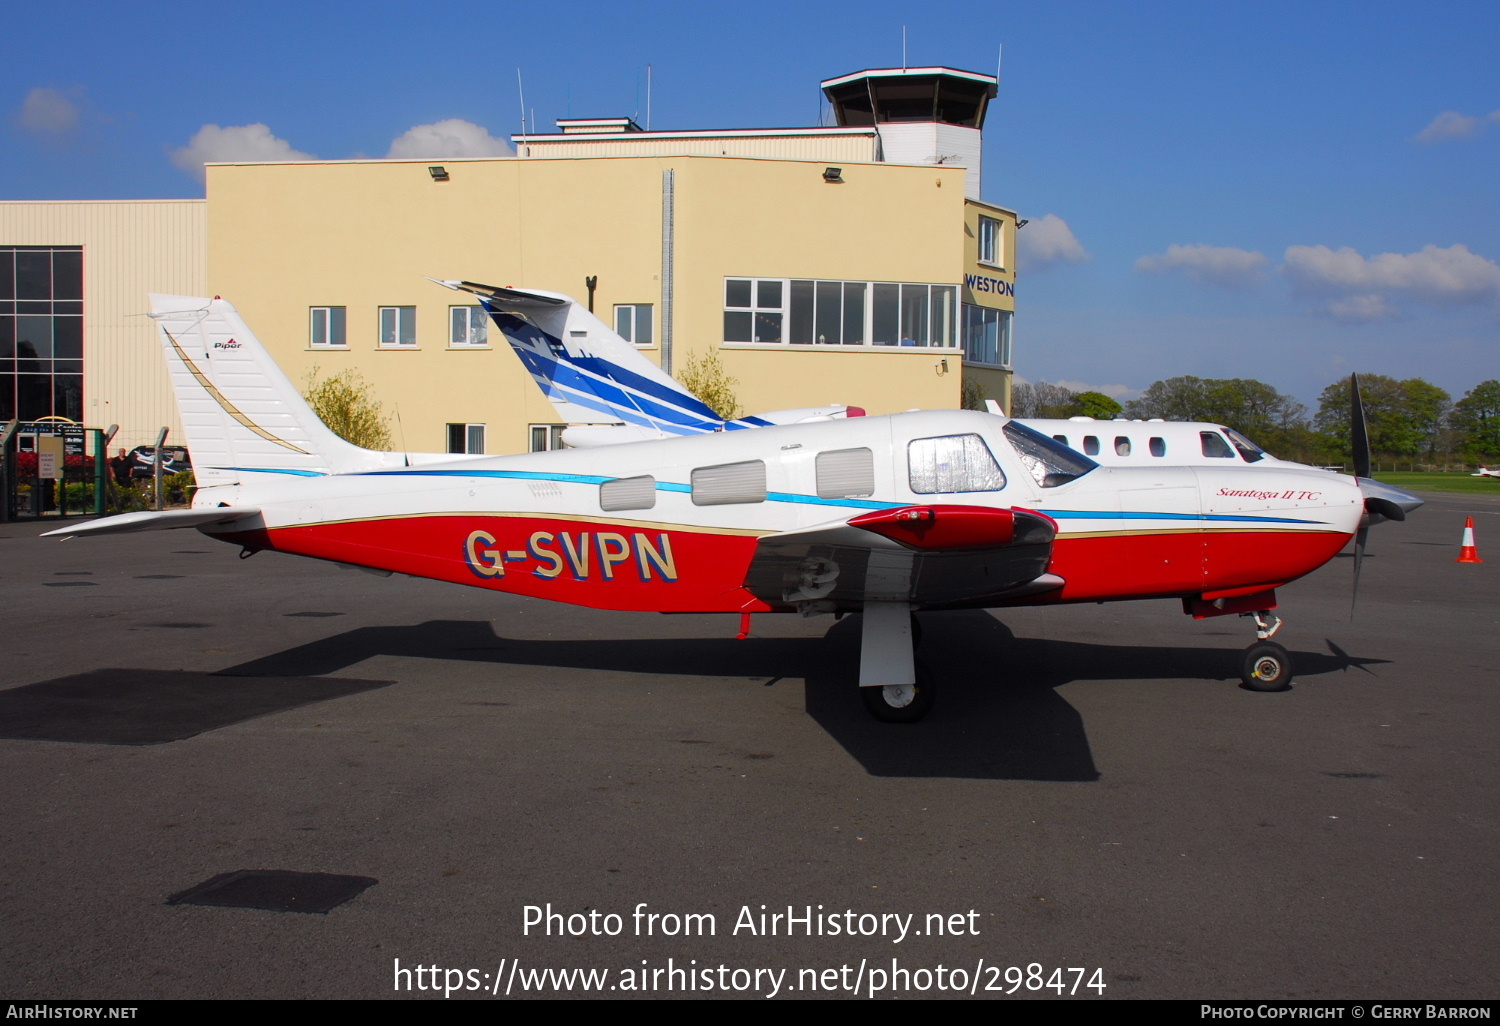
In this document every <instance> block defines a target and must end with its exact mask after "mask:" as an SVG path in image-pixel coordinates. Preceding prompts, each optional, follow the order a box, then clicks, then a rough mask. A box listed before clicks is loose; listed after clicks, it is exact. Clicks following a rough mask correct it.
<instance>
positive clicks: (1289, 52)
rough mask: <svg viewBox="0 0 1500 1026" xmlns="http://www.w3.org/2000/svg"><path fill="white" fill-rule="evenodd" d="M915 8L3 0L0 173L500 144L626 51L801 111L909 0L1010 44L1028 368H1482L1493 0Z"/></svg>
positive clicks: (623, 83)
mask: <svg viewBox="0 0 1500 1026" xmlns="http://www.w3.org/2000/svg"><path fill="white" fill-rule="evenodd" d="M936 10H937V8H936V7H933V6H923V7H921V8H918V7H917V6H916V5H911V4H900V3H890V2H884V0H873V2H865V3H861V4H858V5H833V4H816V5H809V4H795V3H780V2H763V3H756V2H749V3H745V2H741V3H716V2H702V3H672V2H657V3H651V4H635V3H573V2H568V0H557V2H553V3H550V4H534V3H528V4H511V3H502V2H494V3H462V2H450V3H446V4H440V5H438V4H417V3H365V4H359V5H355V4H331V3H318V2H314V0H308V2H302V3H296V4H274V3H256V4H236V3H218V4H213V5H204V4H198V3H194V4H187V3H181V4H178V3H141V4H130V5H124V4H118V3H67V4H63V3H47V2H40V3H33V4H28V5H14V6H11V7H9V8H8V9H7V12H6V16H5V33H4V36H5V39H4V42H3V43H0V58H3V59H0V118H3V125H0V154H3V158H4V159H3V160H0V198H4V199H83V198H148V197H176V196H199V195H202V185H201V183H200V181H199V179H198V178H197V177H195V175H194V174H193V173H192V157H193V155H194V154H197V155H198V156H199V157H200V158H201V156H203V155H204V153H209V154H212V153H215V152H220V151H216V150H215V149H214V147H215V146H220V147H222V146H224V145H238V146H251V147H252V151H251V152H267V153H268V155H269V153H270V152H271V151H268V150H266V149H265V148H266V147H270V148H271V150H272V151H275V152H300V153H305V154H310V155H315V156H317V157H322V158H340V157H353V156H375V157H379V156H386V155H387V154H388V153H391V152H398V153H399V152H401V151H400V149H399V145H400V144H399V143H398V142H397V140H399V139H401V138H402V137H403V136H407V137H408V141H411V140H412V138H413V136H408V133H410V132H411V130H413V129H414V128H418V127H419V126H429V127H427V128H425V129H420V130H419V131H418V132H417V133H415V136H414V137H415V138H416V139H418V140H420V142H419V143H418V145H432V144H433V142H432V140H433V138H434V135H433V133H434V132H437V134H438V135H439V136H441V137H442V140H441V141H442V142H443V143H444V144H446V145H462V146H468V147H471V148H472V147H480V148H483V147H492V148H498V147H502V146H503V145H504V140H506V139H508V137H509V136H510V135H511V134H512V133H514V132H517V131H518V130H519V129H520V105H519V102H518V100H517V90H516V69H517V68H518V67H519V68H520V69H521V70H522V72H523V75H524V81H525V89H526V102H527V105H528V107H530V108H531V109H532V110H534V111H535V117H536V121H537V123H538V125H539V126H541V127H542V128H543V129H546V128H547V127H549V126H550V125H551V123H552V121H553V120H554V119H556V118H559V117H567V116H570V115H571V116H573V117H599V116H619V115H625V114H635V115H637V117H638V118H640V119H642V120H644V118H645V116H646V110H645V105H646V98H645V68H646V65H647V64H650V65H652V66H653V69H654V73H653V82H654V87H653V90H652V105H651V107H652V109H651V118H652V127H654V128H658V129H669V128H724V127H747V128H748V127H764V126H783V125H808V124H813V123H816V119H817V118H818V116H819V111H820V98H821V94H820V93H819V91H818V88H817V84H818V82H819V80H821V79H823V78H828V77H832V76H835V75H839V74H843V73H846V72H849V71H855V70H858V69H861V68H866V67H885V66H899V64H900V63H901V58H902V52H901V51H902V27H903V25H904V26H906V37H907V60H908V63H909V64H912V65H923V64H946V65H949V66H952V67H958V68H965V69H969V70H974V71H984V72H992V71H993V70H994V67H995V61H996V52H997V49H998V48H999V47H1000V46H1001V45H1002V44H1003V46H1004V54H1005V58H1004V68H1003V77H1002V83H1001V92H1000V97H999V99H998V101H997V103H996V104H995V105H994V106H992V108H991V113H990V117H989V121H988V124H987V125H986V132H985V137H986V138H985V166H984V198H985V199H987V200H990V201H991V202H995V203H999V204H1001V205H1004V206H1007V207H1011V208H1014V209H1016V210H1018V211H1019V212H1020V214H1021V216H1023V217H1026V218H1029V219H1030V220H1031V224H1030V225H1028V227H1027V228H1026V229H1025V230H1024V231H1023V232H1022V244H1023V248H1022V261H1023V262H1022V264H1021V271H1020V278H1019V281H1018V284H1017V318H1016V331H1015V342H1016V350H1015V354H1016V369H1017V372H1018V373H1019V374H1021V375H1022V376H1024V377H1026V378H1028V379H1031V380H1040V379H1045V380H1049V381H1059V380H1061V381H1064V382H1067V383H1070V384H1073V385H1074V386H1075V387H1079V386H1094V387H1103V388H1105V389H1106V390H1108V391H1111V392H1113V393H1116V394H1121V395H1127V396H1128V395H1130V394H1132V392H1133V391H1134V390H1139V389H1141V388H1144V387H1145V386H1146V385H1148V384H1150V383H1151V382H1152V381H1154V380H1156V379H1158V378H1162V377H1170V376H1174V375H1178V374H1195V375H1198V376H1200V377H1257V378H1260V379H1262V380H1264V381H1268V382H1270V383H1271V384H1273V385H1275V386H1276V387H1278V388H1280V389H1281V390H1282V391H1286V392H1290V393H1292V394H1294V395H1296V396H1297V397H1298V398H1300V399H1302V400H1303V401H1304V402H1306V403H1308V404H1309V405H1314V404H1315V401H1316V397H1317V394H1318V392H1319V391H1320V390H1321V389H1322V387H1323V386H1324V385H1326V384H1328V383H1329V382H1330V381H1332V380H1333V379H1334V378H1335V377H1338V376H1340V375H1342V374H1347V373H1348V371H1349V370H1351V369H1353V370H1361V371H1370V372H1376V373H1383V374H1390V375H1394V376H1397V377H1409V376H1423V377H1426V378H1427V379H1429V380H1431V381H1433V382H1434V383H1436V384H1438V385H1440V386H1442V387H1444V388H1446V389H1448V390H1449V391H1450V392H1452V393H1453V395H1454V398H1459V397H1460V396H1461V395H1462V394H1463V392H1464V391H1465V390H1466V389H1468V388H1470V387H1472V386H1473V385H1474V384H1476V383H1478V382H1479V381H1481V380H1483V379H1486V378H1494V377H1500V60H1497V59H1496V54H1497V53H1500V4H1495V3H1489V2H1486V3H1424V4H1421V5H1416V4H1384V3H1340V2H1306V3H1274V2H1261V3H1253V4H1252V3H1230V2H1223V3H1214V2H1199V3H1168V2H1155V3H1149V4H1146V3H1104V2H1048V3H1031V2H1007V3H984V2H973V3H968V4H959V5H951V6H944V7H943V8H942V9H941V15H940V16H939V15H938V14H935V13H934V11H936ZM454 121H460V122H466V123H467V126H455V125H453V124H452V123H451V122H454ZM444 122H450V124H449V125H447V126H446V128H443V129H441V130H439V129H435V128H433V127H431V126H441V125H442V123H444ZM209 125H213V126H221V127H222V128H225V129H234V130H237V134H236V133H228V134H215V133H213V132H207V133H205V132H204V126H209ZM251 125H263V126H265V129H264V130H262V131H260V133H259V134H258V135H257V134H255V132H254V130H250V129H246V128H244V126H251ZM476 126H477V127H476ZM480 129H482V130H483V131H481V130H480ZM278 146H279V147H281V149H280V150H275V148H276V147H278ZM393 147H396V149H394V151H393ZM174 157H175V159H174ZM184 168H187V169H186V170H185V169H184ZM851 401H854V400H851Z"/></svg>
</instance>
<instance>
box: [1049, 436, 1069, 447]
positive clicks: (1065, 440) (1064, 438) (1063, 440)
mask: <svg viewBox="0 0 1500 1026" xmlns="http://www.w3.org/2000/svg"><path fill="white" fill-rule="evenodd" d="M1052 440H1053V441H1054V442H1061V443H1062V444H1063V445H1072V444H1073V443H1072V442H1069V441H1068V436H1067V435H1053V436H1052Z"/></svg>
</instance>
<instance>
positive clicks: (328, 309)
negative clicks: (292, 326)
mask: <svg viewBox="0 0 1500 1026" xmlns="http://www.w3.org/2000/svg"><path fill="white" fill-rule="evenodd" d="M345 312H346V310H345V308H344V307H342V306H315V307H312V308H311V315H310V320H311V322H312V323H311V325H310V327H309V331H308V343H309V344H310V345H311V346H312V347H313V348H314V349H342V348H344V346H345V345H346V344H347V343H346V341H345V337H344V322H345V317H344V314H345Z"/></svg>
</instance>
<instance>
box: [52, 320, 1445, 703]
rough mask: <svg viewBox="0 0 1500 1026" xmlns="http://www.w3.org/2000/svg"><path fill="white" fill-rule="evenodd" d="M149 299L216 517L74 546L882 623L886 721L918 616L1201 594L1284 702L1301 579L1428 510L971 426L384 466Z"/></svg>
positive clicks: (905, 422) (866, 650) (1250, 471)
mask: <svg viewBox="0 0 1500 1026" xmlns="http://www.w3.org/2000/svg"><path fill="white" fill-rule="evenodd" d="M151 298H152V308H153V313H152V316H153V317H154V318H155V319H156V321H157V324H158V325H159V328H160V331H161V341H162V345H163V350H164V352H165V355H166V359H167V365H168V368H169V370H170V372H171V378H172V383H173V387H174V389H175V393H176V397H177V401H178V404H179V407H180V410H181V413H182V420H183V425H184V429H185V431H186V434H187V444H188V447H189V448H190V449H191V451H192V454H193V463H194V471H195V473H196V476H197V480H198V483H199V489H198V491H197V493H196V495H195V496H194V499H193V508H191V509H186V510H171V511H166V512H155V513H152V512H147V513H128V514H124V515H121V516H115V517H108V518H105V519H102V520H97V521H93V522H92V523H87V524H82V525H76V526H68V527H64V528H62V529H59V530H57V531H52V532H48V533H49V534H52V535H58V536H65V537H66V536H75V535H79V536H82V535H95V534H99V535H103V534H116V533H128V532H135V531H149V530H164V529H170V528H178V527H193V528H196V529H197V530H199V531H201V532H203V533H204V534H206V535H209V536H211V537H214V538H218V539H220V540H222V541H226V542H229V543H231V544H235V545H239V546H241V547H242V548H243V549H244V550H245V551H247V552H255V551H259V550H262V549H269V550H274V551H279V552H288V553H294V554H297V555H304V556H310V557H313V558H316V559H325V560H329V561H332V562H336V563H340V564H346V565H352V566H355V567H360V568H365V569H369V570H373V571H376V572H380V573H392V572H394V573H403V574H410V575H413V576H419V577H428V578H433V579H436V580H445V581H450V582H453V583H456V584H467V585H470V586H473V587H479V588H490V589H494V590H497V591H506V592H512V593H515V594H520V595H528V596H533V597H537V598H547V599H553V600H555V601H560V602H570V603H574V604H578V605H585V606H591V607H594V608H600V609H627V610H656V611H662V612H701V613H710V612H724V613H739V614H741V617H742V620H741V634H742V635H743V634H745V633H747V632H748V620H749V616H750V614H752V613H757V612H797V613H801V614H802V615H805V616H806V615H814V614H818V613H847V612H860V613H862V614H863V625H862V635H861V639H862V640H861V645H862V648H861V655H860V671H859V684H860V687H861V689H862V694H863V696H864V698H865V702H866V705H867V707H868V708H869V709H870V710H871V712H872V713H874V714H875V715H876V716H877V717H879V718H881V719H885V720H892V721H912V720H916V719H918V718H920V717H921V716H922V715H923V714H924V713H925V712H926V711H927V709H928V707H929V706H930V705H931V701H932V683H933V682H932V681H931V680H928V679H926V677H925V674H924V673H923V672H922V671H921V670H920V664H918V663H917V662H916V660H915V659H914V656H913V634H912V624H913V619H912V614H913V613H914V612H916V611H918V610H939V609H964V608H995V607H1003V606H1011V605H1048V604H1058V603H1069V602H1100V601H1113V600H1124V599H1147V598H1175V599H1180V600H1181V602H1182V605H1183V609H1184V612H1186V613H1189V614H1191V615H1193V616H1195V617H1199V618H1202V617H1209V616H1219V615H1225V614H1234V613H1239V614H1243V615H1247V616H1253V617H1254V618H1255V624H1256V634H1257V637H1258V638H1259V639H1260V640H1259V641H1258V643H1256V644H1254V645H1252V646H1250V648H1249V649H1248V650H1247V651H1246V653H1245V656H1244V659H1243V661H1242V664H1241V675H1242V677H1243V679H1244V681H1245V683H1246V685H1247V686H1248V687H1250V688H1252V689H1255V690H1280V689H1282V688H1284V687H1286V686H1287V683H1288V681H1289V680H1290V678H1291V660H1290V657H1289V655H1288V653H1287V652H1286V650H1285V649H1283V648H1282V647H1281V646H1280V645H1277V644H1275V643H1274V642H1271V641H1269V640H1268V639H1269V638H1270V637H1271V635H1273V634H1274V633H1275V632H1276V631H1277V629H1278V628H1279V627H1280V621H1279V619H1278V618H1277V617H1276V616H1275V614H1274V613H1273V612H1272V610H1274V608H1275V607H1276V597H1275V589H1276V588H1278V587H1280V586H1282V585H1284V584H1287V583H1288V582H1290V581H1293V580H1295V579H1297V578H1298V577H1301V576H1303V575H1305V574H1307V573H1310V572H1311V571H1313V570H1315V569H1317V568H1318V567H1320V566H1322V565H1323V564H1324V563H1326V562H1327V561H1329V560H1330V559H1332V558H1333V556H1334V555H1335V554H1336V553H1337V552H1338V551H1339V550H1340V549H1342V548H1343V547H1344V545H1345V544H1346V543H1347V542H1348V541H1349V540H1350V538H1351V537H1354V536H1355V535H1356V534H1358V535H1359V536H1360V541H1361V542H1362V540H1363V534H1364V527H1365V526H1367V525H1368V524H1369V523H1371V522H1374V521H1378V520H1381V519H1396V520H1399V519H1404V517H1405V514H1406V512H1408V511H1410V510H1412V509H1415V508H1416V507H1417V506H1419V505H1421V500H1419V499H1418V498H1416V497H1415V496H1413V495H1411V494H1409V493H1407V492H1403V491H1401V490H1400V489H1395V488H1391V487H1389V486H1384V485H1379V484H1377V483H1376V482H1374V481H1370V480H1368V479H1365V478H1353V477H1345V476H1340V475H1334V474H1329V473H1326V472H1323V471H1317V470H1311V469H1303V468H1300V467H1287V466H1285V465H1279V466H1274V467H1268V468H1264V469H1262V468H1260V467H1258V466H1257V465H1243V464H1235V465H1229V466H1224V467H1219V466H1163V467H1101V466H1099V465H1097V464H1096V463H1094V462H1093V461H1091V460H1089V459H1087V458H1086V457H1083V456H1081V455H1080V454H1079V453H1077V452H1075V451H1073V450H1072V449H1069V448H1068V447H1066V446H1064V445H1061V444H1060V443H1058V442H1056V441H1054V440H1053V439H1051V438H1049V437H1047V436H1046V435H1043V434H1040V433H1038V432H1036V431H1034V430H1031V429H1030V428H1027V427H1026V426H1024V425H1022V424H1018V423H1016V422H1014V421H1008V420H1006V419H1005V418H1003V417H997V416H994V415H992V414H988V413H979V412H973V411H961V410H942V411H922V412H913V413H904V414H895V415H892V416H882V417H857V418H853V419H828V420H815V421H810V422H804V423H794V424H786V425H772V426H766V427H761V428H759V429H758V430H753V431H722V430H721V431H717V432H708V433H700V434H696V435H692V436H684V437H674V438H666V439H661V440H655V441H644V442H632V443H625V444H620V445H611V446H607V447H604V448H593V449H571V450H562V451H552V452H541V453H531V454H527V455H519V456H452V455H446V454H420V453H388V452H373V451H370V450H367V449H361V448H358V447H356V446H353V445H351V444H349V443H348V442H345V441H343V440H342V439H340V438H338V437H337V436H335V435H334V434H333V433H332V432H331V431H329V430H328V429H327V428H326V427H325V426H324V425H323V424H322V422H321V421H319V420H318V418H317V417H316V415H314V414H313V412H312V411H311V410H310V409H309V408H308V407H307V405H306V403H305V402H304V401H303V400H302V397H301V396H300V395H299V393H298V391H297V389H296V387H295V386H294V385H293V384H292V383H291V381H290V380H289V379H288V378H287V377H286V376H285V375H284V374H283V373H282V372H281V370H280V369H279V368H278V367H277V366H276V365H275V363H274V361H272V360H271V358H270V356H269V355H268V354H267V353H266V351H265V350H264V349H263V347H262V346H261V345H260V343H259V342H258V341H257V340H256V338H255V336H254V335H253V334H252V333H251V331H250V330H249V328H248V327H247V326H246V325H245V323H244V321H243V320H242V319H241V318H240V316H239V314H238V313H237V312H236V310H235V309H234V307H233V306H232V305H231V304H230V303H228V302H226V301H224V300H222V299H212V300H209V299H202V298H195V297H183V296H152V297H151ZM1361 547H1362V546H1361Z"/></svg>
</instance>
